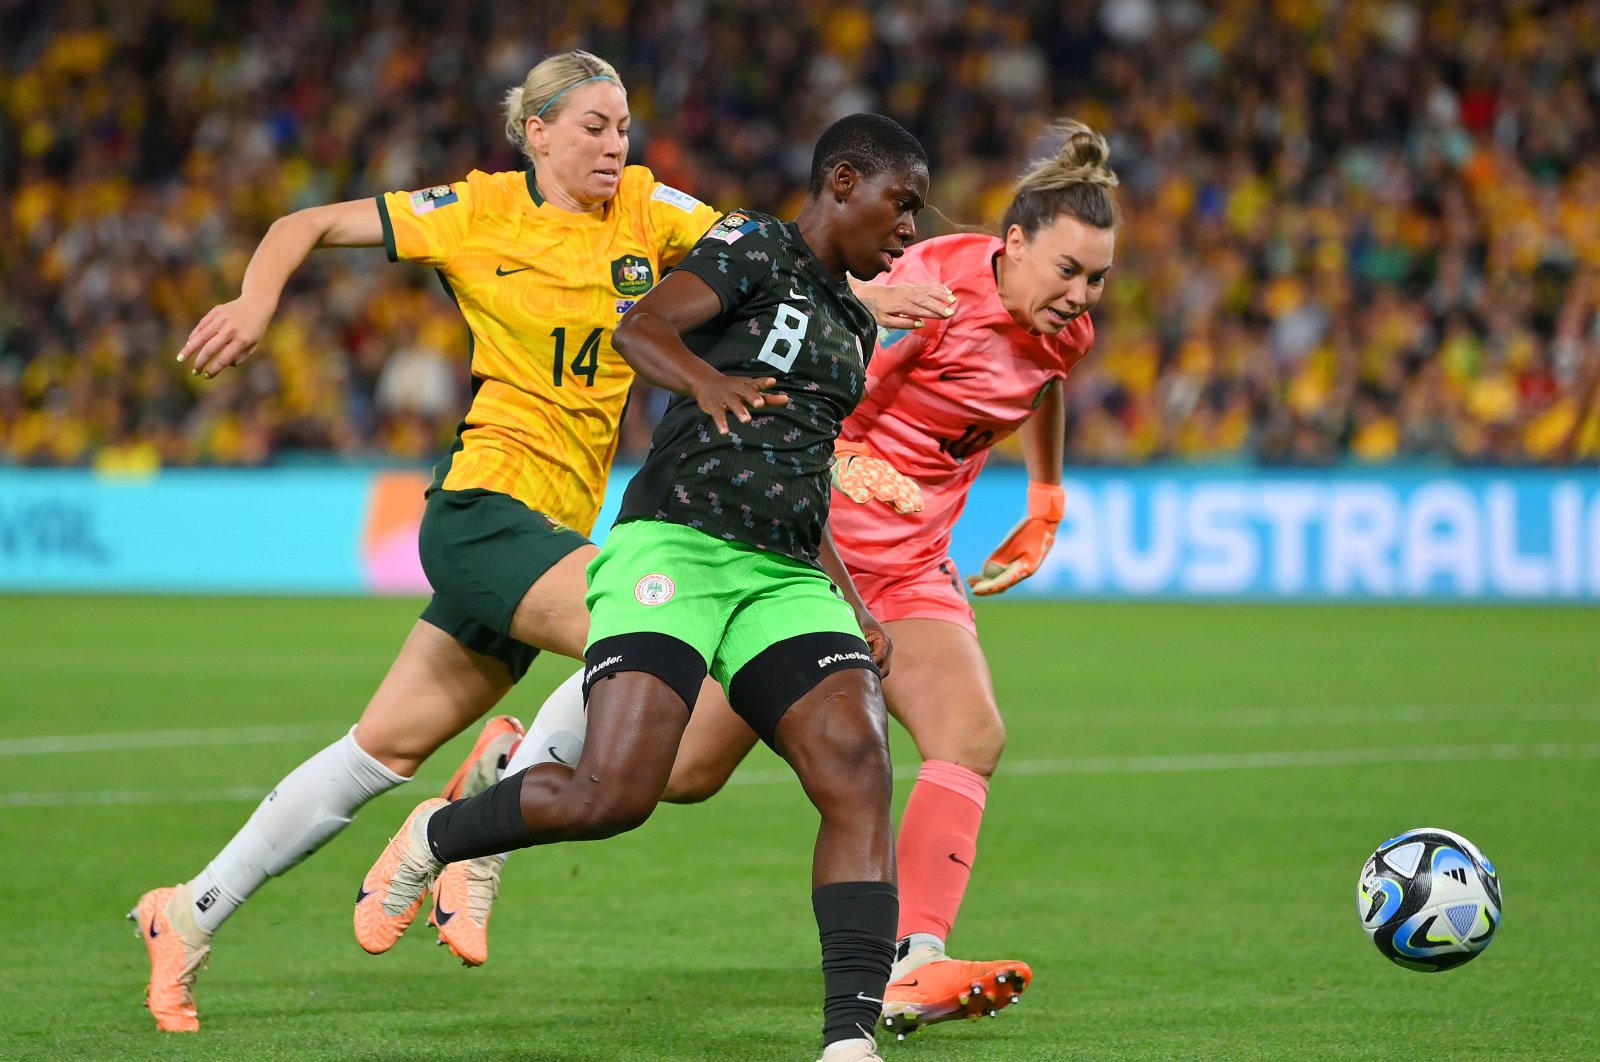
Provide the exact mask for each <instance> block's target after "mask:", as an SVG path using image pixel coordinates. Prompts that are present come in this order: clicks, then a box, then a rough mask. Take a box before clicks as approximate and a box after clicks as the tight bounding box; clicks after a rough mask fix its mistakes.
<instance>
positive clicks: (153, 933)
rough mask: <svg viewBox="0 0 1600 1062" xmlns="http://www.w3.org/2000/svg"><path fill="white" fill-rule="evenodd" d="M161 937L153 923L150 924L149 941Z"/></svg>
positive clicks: (159, 931)
mask: <svg viewBox="0 0 1600 1062" xmlns="http://www.w3.org/2000/svg"><path fill="white" fill-rule="evenodd" d="M160 935H161V930H159V929H157V928H156V924H155V922H154V921H152V922H151V923H150V939H151V940H154V939H156V938H157V937H159V936H160Z"/></svg>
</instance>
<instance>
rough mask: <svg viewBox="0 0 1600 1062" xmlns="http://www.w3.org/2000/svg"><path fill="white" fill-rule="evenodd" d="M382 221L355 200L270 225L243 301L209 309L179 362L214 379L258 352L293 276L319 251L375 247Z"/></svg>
mask: <svg viewBox="0 0 1600 1062" xmlns="http://www.w3.org/2000/svg"><path fill="white" fill-rule="evenodd" d="M382 243H383V221H382V219H381V218H380V217H379V215H378V205H377V201H376V200H373V199H353V200H349V201H347V202H343V203H330V204H328V205H327V206H318V207H309V208H307V209H305V210H297V211H295V212H294V213H293V214H287V215H285V216H283V217H281V218H279V219H278V220H277V221H274V222H273V223H272V226H271V227H270V228H269V229H267V234H266V235H265V236H263V237H262V238H261V243H260V244H258V245H257V247H256V250H255V254H253V255H251V256H250V264H249V266H247V267H246V268H245V271H244V280H243V281H242V282H241V284H240V291H239V297H238V298H237V299H234V300H233V301H232V302H225V303H223V304H222V305H220V306H214V307H212V308H211V310H210V312H208V313H207V314H206V315H205V316H204V317H202V318H200V323H199V324H197V325H195V326H194V329H193V330H192V331H191V332H190V333H189V338H188V339H187V340H186V341H185V342H184V344H183V349H182V350H180V351H178V360H179V361H180V362H187V363H188V364H189V369H190V371H191V372H193V373H195V374H196V375H198V376H207V377H210V376H215V375H216V374H217V373H219V372H221V371H222V370H223V369H226V368H228V367H229V366H230V365H238V364H239V363H240V362H242V361H244V360H245V359H246V358H248V357H249V356H250V355H251V354H253V353H255V349H256V346H257V344H259V343H260V342H261V337H262V336H263V335H265V334H266V331H267V325H268V323H270V322H271V320H272V315H273V313H274V312H276V310H277V309H278V298H279V296H281V295H282V294H283V286H284V285H285V284H287V283H288V281H289V277H290V276H291V275H292V274H293V273H294V271H295V270H296V269H298V268H300V263H301V262H304V261H305V260H306V255H308V254H310V253H311V252H312V251H313V250H314V249H316V248H318V247H377V246H379V245H380V244H382Z"/></svg>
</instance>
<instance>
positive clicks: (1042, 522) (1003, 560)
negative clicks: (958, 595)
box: [967, 483, 1067, 596]
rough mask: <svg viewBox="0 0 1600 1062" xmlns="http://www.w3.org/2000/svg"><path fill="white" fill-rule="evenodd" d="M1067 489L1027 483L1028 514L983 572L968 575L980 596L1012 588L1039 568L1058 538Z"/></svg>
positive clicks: (974, 590) (973, 587)
mask: <svg viewBox="0 0 1600 1062" xmlns="http://www.w3.org/2000/svg"><path fill="white" fill-rule="evenodd" d="M1066 499H1067V496H1066V492H1065V491H1064V490H1062V489H1061V487H1060V486H1059V485H1058V484H1055V483H1029V484H1028V515H1027V516H1026V517H1025V518H1024V519H1023V520H1022V522H1021V523H1019V524H1017V526H1016V527H1013V528H1012V529H1011V533H1010V534H1009V535H1007V536H1006V540H1005V541H1004V542H1002V543H1000V546H999V548H998V549H996V550H995V551H994V552H993V553H991V554H989V559H988V560H986V561H984V562H983V574H982V575H969V576H967V585H969V586H971V587H972V592H973V593H974V594H978V595H980V596H987V595H989V594H998V593H1002V592H1003V591H1006V590H1009V589H1011V588H1012V587H1013V586H1016V585H1017V584H1018V583H1020V582H1022V580H1024V579H1026V578H1027V577H1028V576H1030V575H1032V574H1033V573H1034V572H1036V571H1038V570H1039V565H1040V564H1042V563H1044V557H1045V554H1047V553H1049V552H1050V547H1051V546H1052V545H1054V544H1055V541H1056V527H1057V526H1058V525H1059V524H1060V523H1061V517H1062V516H1063V515H1064V514H1065V512H1066V507H1067V501H1066Z"/></svg>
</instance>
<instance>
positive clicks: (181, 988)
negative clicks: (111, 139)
mask: <svg viewBox="0 0 1600 1062" xmlns="http://www.w3.org/2000/svg"><path fill="white" fill-rule="evenodd" d="M189 902H190V901H189V886H187V885H175V886H172V887H170V888H165V889H151V890H150V891H149V892H147V893H145V894H144V895H143V896H141V897H139V904H138V906H137V907H135V908H134V909H133V910H131V911H129V912H128V917H129V918H131V919H132V920H133V921H134V922H135V923H137V924H138V926H139V936H140V937H142V938H143V939H144V946H145V949H146V950H147V951H149V953H150V984H149V985H148V986H146V988H145V992H144V1005H145V1006H147V1007H149V1008H150V1013H151V1014H153V1015H155V1019H156V1028H157V1029H159V1030H161V1031H162V1032H199V1031H200V1013H199V1011H197V1010H196V1009H195V1005H194V979H195V974H196V973H198V972H199V970H200V967H202V966H204V965H205V964H206V960H207V959H209V958H210V957H211V935H210V934H209V933H202V932H201V931H200V927H199V926H197V925H195V924H194V916H193V914H191V913H190V910H189ZM197 942H198V943H197Z"/></svg>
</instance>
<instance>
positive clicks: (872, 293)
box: [857, 283, 956, 328]
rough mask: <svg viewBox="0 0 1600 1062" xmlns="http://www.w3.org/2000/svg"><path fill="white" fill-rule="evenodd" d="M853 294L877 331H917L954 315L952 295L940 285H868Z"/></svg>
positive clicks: (954, 302) (952, 293) (954, 303)
mask: <svg viewBox="0 0 1600 1062" xmlns="http://www.w3.org/2000/svg"><path fill="white" fill-rule="evenodd" d="M857 294H858V295H859V296H860V298H861V301H862V302H864V303H866V304H867V309H869V310H871V311H872V316H873V319H874V320H876V321H877V322H878V326H879V327H880V328H921V327H922V325H923V322H924V321H928V320H935V321H937V320H943V319H944V318H946V317H949V316H950V315H951V314H953V313H955V312H956V296H955V292H953V291H951V290H950V289H949V288H947V287H945V286H944V285H943V284H934V283H927V284H870V285H865V286H864V289H863V292H858V293H857Z"/></svg>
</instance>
